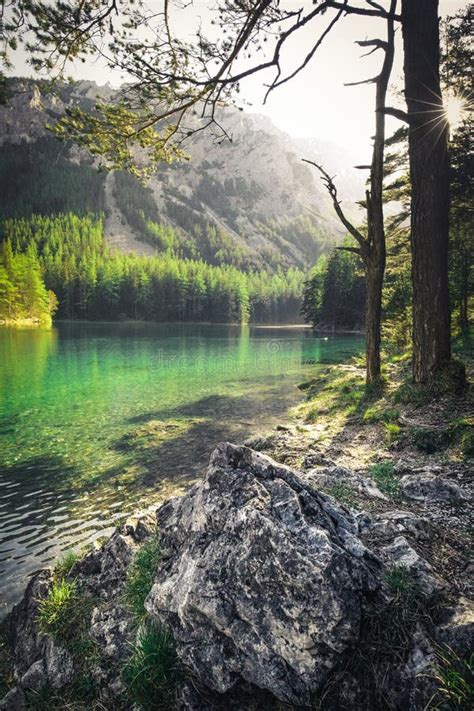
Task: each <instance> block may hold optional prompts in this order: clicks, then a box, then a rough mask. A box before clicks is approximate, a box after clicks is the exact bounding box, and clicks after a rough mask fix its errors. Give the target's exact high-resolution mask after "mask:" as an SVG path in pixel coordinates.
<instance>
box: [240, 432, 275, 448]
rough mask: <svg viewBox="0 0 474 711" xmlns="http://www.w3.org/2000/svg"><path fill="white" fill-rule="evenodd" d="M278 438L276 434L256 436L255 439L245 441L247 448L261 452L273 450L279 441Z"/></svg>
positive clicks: (250, 438)
mask: <svg viewBox="0 0 474 711" xmlns="http://www.w3.org/2000/svg"><path fill="white" fill-rule="evenodd" d="M277 439H278V438H277V436H276V435H274V434H269V435H255V436H254V437H249V439H246V440H245V446H246V447H251V448H252V449H255V450H256V451H257V452H261V451H263V450H265V449H271V448H272V447H273V445H274V444H275V442H276V441H277Z"/></svg>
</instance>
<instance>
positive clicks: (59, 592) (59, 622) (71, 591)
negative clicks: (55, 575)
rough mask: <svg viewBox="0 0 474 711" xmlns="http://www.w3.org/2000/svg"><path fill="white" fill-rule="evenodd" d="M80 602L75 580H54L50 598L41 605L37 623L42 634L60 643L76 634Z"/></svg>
mask: <svg viewBox="0 0 474 711" xmlns="http://www.w3.org/2000/svg"><path fill="white" fill-rule="evenodd" d="M78 601H79V595H78V591H77V584H76V581H75V580H72V581H68V580H64V579H62V578H59V579H57V580H53V584H52V586H51V589H50V591H49V593H48V596H47V597H46V598H44V599H43V600H41V601H40V603H39V607H38V616H37V621H38V627H39V630H40V632H41V633H42V634H45V635H48V636H50V637H53V639H56V640H58V641H63V640H65V639H68V638H69V637H70V636H71V634H74V623H75V621H76V618H77V614H78Z"/></svg>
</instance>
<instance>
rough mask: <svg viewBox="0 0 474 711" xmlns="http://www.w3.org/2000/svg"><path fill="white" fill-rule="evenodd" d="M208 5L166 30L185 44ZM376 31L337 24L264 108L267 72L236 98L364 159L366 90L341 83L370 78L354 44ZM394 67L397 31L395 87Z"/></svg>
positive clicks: (88, 71) (99, 76) (369, 66)
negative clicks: (173, 33) (183, 39)
mask: <svg viewBox="0 0 474 711" xmlns="http://www.w3.org/2000/svg"><path fill="white" fill-rule="evenodd" d="M147 4H148V5H149V6H150V7H153V5H154V4H156V5H158V0H149V2H148V3H147ZM159 4H160V5H161V2H160V3H159ZM213 5H214V2H213V1H209V0H194V3H193V6H192V9H186V10H184V11H182V12H181V13H180V14H179V15H177V16H176V17H175V22H176V23H177V24H179V26H177V27H176V26H175V28H174V29H175V30H178V32H179V33H182V34H183V35H184V36H186V37H187V38H189V39H191V38H192V33H193V27H194V26H195V24H194V23H195V22H196V18H197V17H200V18H201V19H202V21H203V23H204V25H205V24H206V20H207V19H208V18H209V9H210V8H211V7H213ZM282 5H284V6H285V7H288V6H293V5H294V6H295V8H299V7H302V6H305V7H311V6H312V2H311V0H299V1H296V0H295V1H293V0H282ZM466 5H467V2H465V1H464V2H463V1H462V0H440V3H439V6H440V14H441V15H442V16H445V15H452V14H455V13H456V12H457V11H459V10H462V9H464V8H465V7H466ZM183 13H186V15H185V14H183ZM330 17H331V16H330V15H328V14H327V15H325V16H323V17H321V18H320V19H318V20H317V23H316V24H315V23H314V22H312V23H310V24H309V26H308V27H307V28H305V29H304V30H303V31H298V32H297V33H295V39H294V41H293V42H292V44H289V45H288V46H287V49H286V52H285V55H284V57H285V61H284V64H283V67H284V68H288V69H291V68H292V67H295V66H297V63H298V60H301V57H302V56H304V54H306V51H307V49H309V48H310V47H311V42H312V41H314V36H315V32H316V31H318V32H319V31H320V29H321V30H322V29H324V27H325V26H326V25H327V23H328V21H329V19H330ZM381 28H383V23H381V22H380V20H373V19H371V18H365V17H356V16H354V15H352V16H347V17H345V18H344V19H341V20H340V21H339V22H338V23H337V24H336V25H335V27H334V28H333V29H332V30H331V32H330V34H329V35H328V37H327V38H326V41H325V43H324V44H323V45H322V46H321V47H320V48H319V49H318V51H317V53H316V56H315V58H314V59H313V61H312V63H311V64H310V65H309V66H308V67H307V68H306V69H305V70H304V71H303V72H302V73H300V74H299V75H298V76H297V77H295V78H294V79H292V80H291V81H290V82H288V83H287V84H285V85H284V86H282V87H281V88H278V89H276V90H275V91H274V92H272V94H271V95H270V96H269V98H268V100H267V103H266V105H263V103H262V102H263V97H264V94H265V88H264V86H263V85H264V83H265V82H268V81H269V79H270V77H271V74H268V75H266V76H264V75H263V74H259V75H255V76H253V77H251V78H249V79H247V80H245V81H244V82H243V83H242V92H241V96H242V97H243V98H244V99H245V100H246V101H247V102H249V103H250V104H251V106H250V107H246V110H248V111H252V112H255V113H263V114H266V115H267V116H269V117H270V118H271V119H272V120H273V122H274V123H275V124H276V125H277V126H278V127H279V128H280V129H282V130H284V131H286V132H288V133H290V134H291V135H292V136H295V137H316V138H318V139H319V140H327V141H331V142H334V143H337V144H339V145H340V146H341V147H343V148H345V149H346V150H347V151H348V152H349V153H350V154H351V155H352V156H353V157H354V158H355V159H356V160H357V161H361V162H364V161H365V160H366V158H367V156H368V152H369V150H370V136H371V135H372V133H373V127H374V116H373V113H374V111H373V103H374V87H373V85H362V86H357V87H344V83H347V82H353V81H360V80H361V79H366V78H369V77H372V76H375V75H376V74H377V72H378V71H379V68H380V61H381V53H380V52H376V53H374V54H373V55H371V56H370V57H366V58H363V59H361V58H360V57H361V54H363V52H364V50H363V49H362V48H360V47H358V46H357V45H355V44H354V43H355V41H356V40H363V39H370V38H373V37H377V36H380V30H381ZM303 53H304V54H303ZM402 66H403V56H402V51H401V31H400V30H398V32H397V48H396V58H395V64H394V70H393V74H392V83H393V84H397V85H398V87H399V88H400V87H401V86H402V81H401V76H402ZM15 73H16V74H22V75H29V74H31V70H30V69H29V68H28V67H27V65H26V64H25V61H24V58H22V57H18V61H17V64H16V66H15ZM68 73H69V74H71V75H72V76H74V77H75V78H81V79H93V80H95V81H96V82H97V83H99V84H101V83H102V84H104V83H106V82H107V81H112V83H114V84H115V83H117V80H118V76H117V77H112V76H111V75H110V72H109V70H108V69H107V68H106V67H104V66H103V65H102V64H101V63H100V62H95V63H94V62H92V61H87V62H86V63H85V64H81V63H76V65H74V67H72V68H71V70H70V71H69V72H68ZM401 101H402V99H401V97H398V98H397V97H393V100H391V103H392V105H394V104H396V103H397V102H398V103H400V102H401ZM389 122H390V125H389V126H388V128H389V130H390V128H391V127H394V126H396V125H397V124H396V122H395V120H393V119H389Z"/></svg>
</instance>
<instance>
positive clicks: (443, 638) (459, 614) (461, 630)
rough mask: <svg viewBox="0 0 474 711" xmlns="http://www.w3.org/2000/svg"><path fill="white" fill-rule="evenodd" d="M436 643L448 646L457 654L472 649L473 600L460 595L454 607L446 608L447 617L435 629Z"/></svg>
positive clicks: (473, 631)
mask: <svg viewBox="0 0 474 711" xmlns="http://www.w3.org/2000/svg"><path fill="white" fill-rule="evenodd" d="M435 636H436V641H437V642H438V644H441V645H445V646H447V647H449V648H450V649H451V650H452V651H453V652H455V653H456V654H458V655H459V656H464V655H467V654H469V653H470V652H472V650H473V649H474V602H473V601H472V600H469V599H468V598H465V597H461V598H460V599H459V600H458V602H457V604H456V605H455V607H453V608H451V609H450V610H448V615H447V619H446V620H445V622H444V623H443V624H442V625H440V626H438V627H437V628H436V631H435Z"/></svg>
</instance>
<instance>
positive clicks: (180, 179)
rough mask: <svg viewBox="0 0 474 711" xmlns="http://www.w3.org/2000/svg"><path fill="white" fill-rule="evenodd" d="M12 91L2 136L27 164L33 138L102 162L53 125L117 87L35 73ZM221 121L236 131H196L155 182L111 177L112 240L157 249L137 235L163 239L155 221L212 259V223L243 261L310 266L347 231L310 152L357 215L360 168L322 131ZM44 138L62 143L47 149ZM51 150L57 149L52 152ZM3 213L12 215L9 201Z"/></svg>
mask: <svg viewBox="0 0 474 711" xmlns="http://www.w3.org/2000/svg"><path fill="white" fill-rule="evenodd" d="M8 93H9V96H8V100H7V103H6V104H4V105H2V106H0V145H1V146H2V148H6V147H8V148H9V149H10V153H11V154H12V155H13V157H14V158H15V155H16V154H15V150H16V149H18V156H17V167H18V170H19V171H21V170H22V169H23V168H22V160H23V157H24V153H25V147H26V146H27V147H28V153H29V160H30V161H36V162H41V161H46V160H48V161H49V163H50V164H51V163H53V162H54V161H55V160H56V161H59V160H61V161H63V163H67V164H68V165H69V167H70V169H71V170H73V169H74V166H90V167H91V168H92V167H93V162H92V161H91V159H90V157H89V156H87V155H86V154H85V153H84V152H83V151H82V150H80V149H78V148H77V147H76V146H70V145H66V144H60V143H57V144H56V142H55V141H54V139H53V138H51V137H50V136H49V133H48V131H47V130H46V128H45V125H46V124H47V123H52V122H53V121H54V120H55V119H56V118H57V117H58V116H59V115H60V114H61V113H62V112H63V111H64V109H65V108H66V107H68V106H73V105H80V106H82V107H84V108H92V107H93V105H94V103H95V102H96V100H97V97H100V98H101V99H104V98H108V97H110V96H111V95H112V93H113V90H112V89H111V88H110V87H99V86H97V85H96V84H95V83H94V82H84V81H83V82H78V83H76V84H72V85H65V86H62V87H61V88H60V89H59V90H58V92H57V93H56V94H51V93H48V92H46V91H45V90H44V89H43V88H42V87H41V85H40V84H39V83H37V82H34V81H33V80H26V79H12V80H10V81H9V85H8ZM220 120H221V122H222V124H223V125H224V126H225V129H226V131H227V132H228V134H229V136H230V138H231V139H232V140H222V141H216V140H215V137H213V136H212V135H211V134H210V133H208V132H200V133H198V134H196V135H194V136H193V137H191V138H190V139H189V141H188V142H187V143H186V144H185V146H184V148H185V150H186V151H187V153H188V154H189V156H190V160H189V161H184V162H181V163H176V164H174V165H172V166H163V167H162V168H160V170H159V171H158V173H157V174H156V175H155V176H153V177H152V179H151V181H150V183H149V188H148V189H144V188H143V187H142V186H140V185H139V184H138V183H136V182H135V181H133V185H131V183H130V180H131V179H130V180H128V176H126V180H125V182H124V179H123V178H121V179H120V180H121V185H119V186H118V187H117V186H116V189H114V184H115V183H116V182H117V179H116V177H112V178H109V179H108V181H106V180H105V177H104V181H103V192H104V195H103V202H104V206H105V212H106V215H107V218H108V219H107V222H106V234H107V237H108V238H109V240H110V242H111V244H112V245H113V246H115V247H117V248H119V249H122V250H125V251H133V252H135V251H138V252H140V253H149V252H150V251H152V250H149V249H148V248H147V247H146V246H144V247H142V246H140V245H137V241H138V242H140V243H143V242H148V243H150V244H151V245H152V248H153V249H156V248H158V249H160V248H162V245H161V244H160V243H159V241H157V240H156V239H155V238H154V237H153V234H152V235H150V230H149V224H148V223H149V222H150V221H151V222H153V223H155V224H159V225H166V226H168V227H172V228H173V229H175V230H176V231H177V232H178V234H179V235H181V242H182V244H185V242H186V239H187V238H189V237H190V235H191V239H192V242H193V245H194V247H193V249H194V252H193V253H189V254H188V253H186V252H185V253H184V256H193V254H194V253H196V255H195V256H200V257H202V258H204V259H205V260H206V261H208V259H209V258H210V257H209V258H208V257H206V249H205V248H203V246H202V240H203V238H202V233H203V232H204V233H209V232H211V233H212V235H211V238H210V240H209V237H207V239H208V241H210V242H212V244H211V248H210V249H208V251H210V252H211V253H212V252H213V251H214V252H219V253H220V257H218V258H217V259H218V260H219V259H220V260H221V261H224V262H226V261H227V262H232V261H233V262H234V263H236V264H238V265H239V266H242V267H243V268H250V267H251V266H257V267H259V266H265V265H268V266H271V267H277V266H289V265H297V266H301V267H308V266H309V265H311V264H312V263H313V262H314V261H315V259H316V258H317V256H318V255H319V253H320V252H321V251H323V250H325V249H327V248H328V247H329V246H330V245H331V244H334V242H336V241H339V240H340V239H341V238H342V236H343V232H342V230H341V226H340V224H339V223H338V221H337V219H336V218H335V216H334V214H333V210H332V206H331V203H330V200H329V198H328V195H327V194H326V192H325V190H324V187H323V186H322V184H321V183H320V181H319V179H318V176H317V175H316V174H315V173H314V172H313V171H312V170H311V169H310V167H309V166H308V165H306V164H304V163H302V161H301V158H302V157H303V156H304V157H307V158H311V159H314V160H318V161H322V162H323V163H324V164H325V165H326V166H327V167H328V169H329V170H331V172H337V173H338V175H339V178H338V181H339V188H340V194H341V196H347V203H345V208H346V210H347V211H348V212H349V213H351V212H352V214H353V213H354V211H355V210H356V208H355V207H354V201H355V200H356V199H357V198H358V197H360V195H361V193H362V189H361V176H360V174H359V173H358V171H356V170H354V169H353V168H352V167H351V165H352V161H351V160H350V159H344V157H343V156H341V151H340V149H338V148H337V147H334V146H331V145H324V144H323V143H321V142H319V141H317V140H315V139H314V140H311V141H295V140H293V139H292V138H290V137H289V136H288V135H286V134H285V133H283V132H282V131H280V130H278V129H277V128H276V127H275V126H274V125H273V124H272V122H271V121H270V120H269V119H268V118H266V117H263V116H259V115H255V114H247V113H244V112H240V111H238V110H236V109H233V108H228V109H225V110H224V111H223V112H222V115H221V117H220ZM45 141H46V142H49V143H51V142H52V143H53V144H54V149H50V148H48V155H47V156H46V154H45V153H44V150H43V144H44V143H45ZM12 151H13V152H12ZM51 151H52V152H53V154H54V152H55V154H56V156H55V157H54V155H53V159H52V157H51ZM2 152H3V151H2ZM0 169H1V165H0ZM127 181H128V182H127ZM120 187H121V188H122V190H121V191H120ZM124 191H125V193H126V198H124ZM125 203H127V204H126V205H125ZM85 208H87V205H85ZM45 209H46V210H47V208H45ZM3 213H4V214H6V215H8V208H7V209H6V210H5V209H4V210H3ZM147 225H148V226H147ZM214 233H217V237H214ZM214 243H215V244H214ZM234 248H235V249H236V250H237V251H238V256H237V257H235V256H233V257H232V258H231V257H229V255H228V254H227V253H228V252H229V249H230V251H232V249H234Z"/></svg>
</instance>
